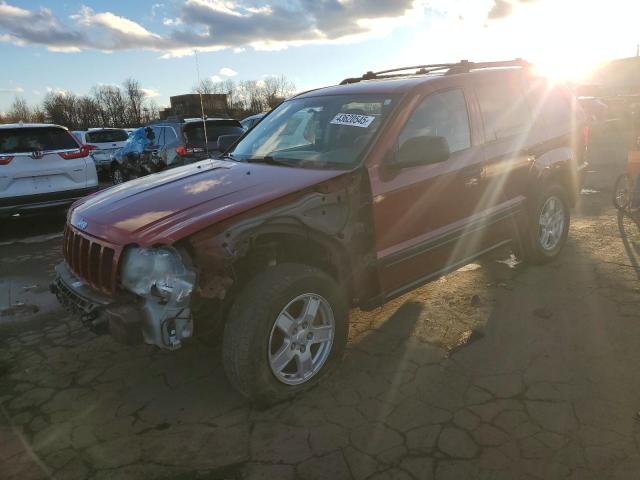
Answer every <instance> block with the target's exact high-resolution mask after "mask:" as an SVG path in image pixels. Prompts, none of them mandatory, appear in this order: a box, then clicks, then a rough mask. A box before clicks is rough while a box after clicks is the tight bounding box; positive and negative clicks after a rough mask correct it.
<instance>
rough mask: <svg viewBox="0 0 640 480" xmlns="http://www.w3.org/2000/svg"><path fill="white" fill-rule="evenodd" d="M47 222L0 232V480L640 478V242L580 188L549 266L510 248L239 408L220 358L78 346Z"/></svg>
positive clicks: (103, 341) (366, 326) (596, 196)
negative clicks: (309, 385) (283, 395)
mask: <svg viewBox="0 0 640 480" xmlns="http://www.w3.org/2000/svg"><path fill="white" fill-rule="evenodd" d="M62 222H63V220H62V218H61V217H52V216H47V217H34V218H27V219H19V220H12V221H10V222H8V223H7V224H3V228H2V231H1V232H0V272H2V275H1V279H0V282H2V283H0V294H1V295H2V298H0V478H2V479H21V480H22V479H39V478H56V479H76V478H77V479H84V478H90V479H107V478H109V479H111V478H126V479H138V478H145V479H146V478H174V479H192V478H202V479H219V478H220V479H222V478H225V479H226V478H228V479H235V478H251V479H254V478H255V479H258V478H264V479H271V478H280V479H288V478H304V479H305V480H309V479H314V478H319V479H327V478H331V479H342V478H347V479H348V478H354V479H365V478H372V479H373V478H375V479H410V478H415V479H430V478H436V479H439V480H440V479H471V478H482V479H503V478H504V479H516V478H517V479H520V478H523V479H529V478H530V479H556V478H558V479H598V480H600V479H627V478H629V479H636V478H638V475H639V474H638V472H640V415H639V411H640V375H638V371H637V370H638V365H640V348H639V345H640V288H639V287H640V282H639V281H638V280H639V279H640V270H639V269H638V258H639V257H640V227H639V226H638V224H637V223H636V222H635V221H634V220H633V219H631V218H624V217H618V216H617V215H616V212H615V211H614V210H613V208H612V207H611V201H610V193H609V192H606V191H596V190H593V189H591V190H589V189H587V190H585V191H584V194H583V195H582V198H581V202H580V205H579V207H578V209H577V211H576V212H575V213H574V219H573V223H572V227H571V231H570V238H569V242H568V245H567V247H566V250H565V252H564V254H563V255H562V258H561V259H560V260H559V261H557V262H556V263H554V264H551V265H548V266H544V267H532V266H527V265H523V264H514V263H513V262H511V261H510V258H509V251H508V250H501V251H497V252H494V253H492V254H490V255H488V256H486V257H485V258H483V259H481V260H480V261H478V262H477V263H475V264H473V265H472V266H469V267H466V268H464V269H462V270H461V271H458V272H455V273H453V274H451V275H448V276H446V277H444V278H442V279H440V280H438V281H436V282H434V283H432V284H430V285H428V286H426V287H424V288H422V289H420V290H417V291H415V292H412V293H410V294H408V295H406V296H404V297H402V298H400V299H398V300H396V301H394V302H392V303H390V304H388V305H386V306H385V307H384V308H381V309H379V310H377V311H375V312H371V313H366V314H365V313H362V312H353V314H352V325H351V332H350V342H349V347H348V350H347V353H346V356H345V359H344V362H343V363H342V366H341V368H340V369H339V370H338V371H337V372H336V373H335V374H334V375H333V376H331V377H330V378H328V379H327V380H326V381H325V382H324V383H322V384H321V385H320V386H319V387H317V388H315V389H314V390H312V391H311V392H309V393H307V394H305V395H303V396H301V397H299V398H297V399H295V400H293V401H290V402H287V403H285V404H281V405H278V406H276V407H273V408H271V409H268V410H256V409H252V408H251V407H250V406H249V405H247V404H246V402H245V401H244V400H243V399H242V398H241V397H240V396H239V395H238V394H236V393H235V392H234V391H233V390H232V389H231V387H230V386H229V384H228V382H227V381H226V379H225V377H224V374H223V371H222V367H221V363H220V352H219V346H218V345H217V344H216V342H215V341H214V342H211V341H207V342H205V341H195V342H192V343H191V344H190V345H189V346H188V347H187V348H184V349H182V350H180V351H177V352H173V353H168V352H162V351H159V350H157V349H155V348H153V347H149V346H143V347H127V346H123V345H120V344H117V343H115V342H114V341H113V340H112V339H111V338H110V337H108V336H103V337H98V336H95V335H93V334H92V333H90V332H88V331H85V330H84V329H83V328H82V326H81V325H80V323H79V321H77V320H75V319H73V318H71V317H69V316H68V315H67V314H66V313H65V312H64V311H63V310H62V309H61V308H59V307H58V305H57V303H56V302H55V299H54V298H53V296H52V295H50V294H49V293H48V291H47V284H48V282H49V280H50V278H51V275H52V271H53V266H54V265H55V264H56V263H57V262H58V261H59V260H60V253H59V252H60V244H61V234H60V229H61V225H62Z"/></svg>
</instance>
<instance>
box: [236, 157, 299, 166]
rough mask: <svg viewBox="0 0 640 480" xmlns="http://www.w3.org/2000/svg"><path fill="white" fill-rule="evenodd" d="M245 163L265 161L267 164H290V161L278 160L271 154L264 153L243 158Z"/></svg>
mask: <svg viewBox="0 0 640 480" xmlns="http://www.w3.org/2000/svg"><path fill="white" fill-rule="evenodd" d="M245 162H247V163H266V164H268V165H285V166H291V164H290V163H288V162H285V161H283V160H278V159H276V158H274V157H272V156H271V155H265V156H264V157H250V158H247V159H246V160H245Z"/></svg>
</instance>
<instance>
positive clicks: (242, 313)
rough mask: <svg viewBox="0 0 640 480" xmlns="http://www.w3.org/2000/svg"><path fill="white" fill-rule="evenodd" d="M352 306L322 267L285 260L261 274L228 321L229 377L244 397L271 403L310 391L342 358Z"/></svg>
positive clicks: (225, 348) (226, 360)
mask: <svg viewBox="0 0 640 480" xmlns="http://www.w3.org/2000/svg"><path fill="white" fill-rule="evenodd" d="M347 333H348V307H347V302H346V299H345V297H344V295H343V293H342V292H341V290H340V288H339V286H338V284H337V283H336V281H335V280H333V279H332V278H331V277H330V276H329V275H327V274H326V273H324V272H322V271H321V270H319V269H317V268H314V267H309V266H305V265H298V264H281V265H277V266H275V267H273V268H270V269H268V270H266V271H264V272H261V273H259V274H258V275H257V276H256V277H255V278H254V279H253V280H252V281H251V282H249V284H248V285H247V286H246V287H245V288H244V290H243V291H242V292H241V293H240V294H239V295H238V297H237V299H236V301H235V302H234V305H233V307H232V308H231V312H230V314H229V318H228V320H227V323H226V325H225V331H224V340H223V360H224V367H225V371H226V373H227V377H228V378H229V380H230V381H231V383H232V384H233V386H234V387H235V388H236V389H237V390H239V391H240V392H241V393H242V394H244V395H245V396H246V397H248V398H250V399H252V400H254V401H256V402H258V403H261V404H273V403H276V402H279V401H282V400H285V399H287V398H290V397H292V396H294V395H296V394H298V393H300V392H302V391H304V390H307V389H308V388H310V387H311V386H313V385H314V384H315V383H317V382H318V380H319V379H320V378H322V377H323V376H324V375H326V374H327V373H328V372H329V371H330V370H331V369H332V367H333V366H334V365H335V363H336V361H337V360H338V359H339V358H340V357H341V356H342V353H343V351H344V348H345V345H346V342H347Z"/></svg>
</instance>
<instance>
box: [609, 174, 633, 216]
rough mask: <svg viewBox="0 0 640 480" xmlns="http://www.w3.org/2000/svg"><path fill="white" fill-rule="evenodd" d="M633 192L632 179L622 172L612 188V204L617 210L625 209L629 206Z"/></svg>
mask: <svg viewBox="0 0 640 480" xmlns="http://www.w3.org/2000/svg"><path fill="white" fill-rule="evenodd" d="M632 194H633V180H632V179H631V177H630V176H629V175H628V174H626V173H623V174H622V175H620V176H619V177H618V179H617V180H616V183H615V186H614V188H613V205H614V206H615V207H616V208H617V209H618V210H627V209H628V208H629V207H630V206H631V196H632Z"/></svg>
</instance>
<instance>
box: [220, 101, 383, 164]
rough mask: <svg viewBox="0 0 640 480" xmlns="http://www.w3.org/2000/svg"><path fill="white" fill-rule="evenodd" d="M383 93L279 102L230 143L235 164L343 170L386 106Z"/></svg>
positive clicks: (371, 134)
mask: <svg viewBox="0 0 640 480" xmlns="http://www.w3.org/2000/svg"><path fill="white" fill-rule="evenodd" d="M394 105H395V100H394V97H392V96H389V95H384V96H383V95H326V96H319V97H310V98H300V99H293V100H289V101H287V102H284V103H283V104H282V105H280V106H279V107H278V108H277V109H276V110H274V111H273V112H272V113H271V114H270V115H268V116H266V117H265V118H264V119H263V120H262V121H261V122H260V123H258V124H257V125H256V126H255V127H254V128H253V130H251V131H249V132H248V133H247V135H246V136H245V137H244V138H243V139H242V140H241V141H240V142H239V143H238V144H237V145H236V147H235V148H234V150H233V151H232V152H231V155H232V157H233V158H234V159H237V160H246V161H257V160H261V159H269V160H271V161H277V162H279V163H286V164H290V165H293V166H301V167H311V168H322V167H328V168H331V167H336V168H349V167H352V166H354V165H356V164H357V163H358V161H359V160H360V157H361V155H362V153H363V152H364V150H365V148H366V147H367V146H368V145H369V144H370V143H371V141H372V139H373V138H374V136H375V134H376V132H377V131H378V130H379V129H380V127H381V126H382V124H383V123H384V121H385V120H386V118H387V117H388V115H389V113H390V112H391V110H392V108H393V107H394Z"/></svg>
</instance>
